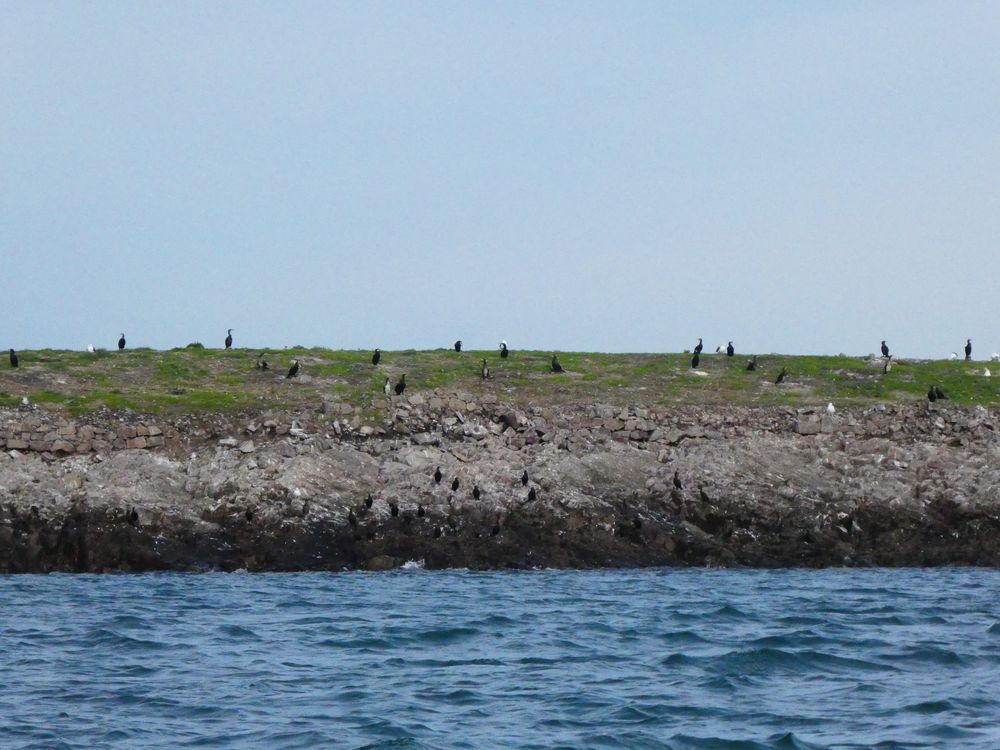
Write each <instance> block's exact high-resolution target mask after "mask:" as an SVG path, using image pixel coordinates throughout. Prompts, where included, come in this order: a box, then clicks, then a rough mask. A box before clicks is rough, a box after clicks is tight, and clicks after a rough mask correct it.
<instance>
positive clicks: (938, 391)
mask: <svg viewBox="0 0 1000 750" xmlns="http://www.w3.org/2000/svg"><path fill="white" fill-rule="evenodd" d="M934 395H935V396H937V397H938V401H942V400H945V399H947V398H948V397H947V396H946V395H944V391H942V390H941V389H940V388H938V387H937V386H934Z"/></svg>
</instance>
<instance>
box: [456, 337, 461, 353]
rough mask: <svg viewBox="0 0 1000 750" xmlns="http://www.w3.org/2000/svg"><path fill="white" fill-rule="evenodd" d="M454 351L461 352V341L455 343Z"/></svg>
mask: <svg viewBox="0 0 1000 750" xmlns="http://www.w3.org/2000/svg"><path fill="white" fill-rule="evenodd" d="M455 351H456V352H460V351H462V339H459V340H458V341H456V342H455Z"/></svg>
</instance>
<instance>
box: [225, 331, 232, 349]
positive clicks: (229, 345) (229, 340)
mask: <svg viewBox="0 0 1000 750" xmlns="http://www.w3.org/2000/svg"><path fill="white" fill-rule="evenodd" d="M232 347H233V329H232V328H227V329H226V348H227V349H232Z"/></svg>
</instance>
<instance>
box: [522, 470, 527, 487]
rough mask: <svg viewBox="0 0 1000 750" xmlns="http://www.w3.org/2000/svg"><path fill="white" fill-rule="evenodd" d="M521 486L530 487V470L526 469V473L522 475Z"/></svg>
mask: <svg viewBox="0 0 1000 750" xmlns="http://www.w3.org/2000/svg"><path fill="white" fill-rule="evenodd" d="M521 486H522V487H527V486H528V470H527V469H525V470H524V473H523V474H522V475H521Z"/></svg>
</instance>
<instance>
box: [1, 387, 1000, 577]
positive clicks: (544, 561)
mask: <svg viewBox="0 0 1000 750" xmlns="http://www.w3.org/2000/svg"><path fill="white" fill-rule="evenodd" d="M373 407H377V408H373V409H372V410H370V411H367V412H360V411H359V410H357V409H355V408H353V407H350V406H349V405H339V404H337V403H335V402H331V401H328V402H325V403H323V404H317V408H316V410H315V411H314V412H310V413H301V412H297V413H294V414H290V413H279V412H273V413H272V412H268V413H244V414H240V415H236V416H227V415H218V414H206V415H188V416H184V417H180V418H176V419H172V420H163V421H161V422H159V423H154V421H153V420H149V419H146V420H144V419H142V418H139V417H136V416H133V415H129V414H111V413H103V414H99V415H95V416H94V417H92V418H90V419H89V420H88V421H86V422H82V421H81V422H79V423H77V422H73V421H71V420H67V419H65V418H60V417H55V416H52V415H49V414H47V413H45V412H42V411H39V410H34V409H30V408H28V409H24V408H18V409H7V410H0V436H2V439H3V440H4V441H5V446H4V448H5V452H4V453H0V572H39V571H53V570H66V571H114V570H156V569H171V570H202V569H223V570H233V569H240V568H246V569H250V570H296V569H332V570H339V569H350V568H360V569H370V570H383V569H387V568H392V567H396V566H399V565H402V564H403V563H404V562H406V561H408V560H423V561H424V563H425V565H426V566H427V567H470V568H504V567H512V568H522V567H536V566H552V567H593V566H636V565H753V566H784V565H804V566H821V565H937V564H979V565H997V564H998V563H1000V438H998V436H997V427H998V424H1000V421H998V419H997V416H998V415H997V413H996V412H992V411H988V410H985V409H982V408H975V409H963V408H958V407H931V408H928V407H926V406H922V405H921V406H879V407H871V408H867V409H858V410H851V409H841V410H840V411H838V413H837V414H836V416H834V417H831V416H829V415H826V414H822V415H820V412H819V411H816V412H815V413H812V412H810V410H793V409H782V408H759V409H753V408H746V407H739V408H737V407H733V408H717V407H713V408H704V409H699V408H688V409H680V410H678V409H662V408H658V407H653V406H649V405H637V406H634V407H630V408H621V407H611V406H607V405H601V404H597V405H589V404H588V405H584V404H581V405H579V406H576V407H571V408H567V407H565V406H563V407H560V408H559V409H558V410H550V409H546V408H544V407H538V408H530V409H524V407H523V406H522V407H521V408H520V409H516V408H514V407H513V406H511V405H510V404H503V403H500V402H499V401H495V400H489V399H487V398H482V399H477V398H476V397H475V396H474V395H473V394H467V393H443V392H426V393H418V394H413V395H412V396H407V397H394V398H393V399H391V401H389V402H388V403H387V404H386V405H385V406H382V405H380V404H376V405H373ZM373 414H374V415H376V416H374V417H373V416H372V415H373ZM363 415H367V416H363ZM140 438H141V439H142V441H143V442H142V445H139V443H138V440H139V439H140ZM154 439H155V442H154ZM33 444H34V448H33V447H32V445H33ZM130 446H134V447H130ZM438 466H440V467H441V471H442V473H443V478H442V481H441V482H440V483H437V482H435V481H434V479H433V473H434V470H435V468H436V467H438ZM524 471H527V473H528V476H529V483H528V485H527V486H524V485H522V482H521V475H522V473H523V472H524ZM675 472H676V473H677V475H678V477H679V478H680V480H681V482H682V484H683V489H677V488H676V487H675V486H674V483H673V477H674V473H675ZM456 479H457V480H458V487H457V489H454V490H453V489H452V487H453V482H454V481H455V480H456ZM474 488H478V491H479V492H478V494H479V497H478V499H477V498H476V497H474V495H473V490H474ZM532 490H533V491H534V495H535V499H530V497H529V492H531V491H532ZM369 496H370V497H371V503H370V507H369V504H368V503H367V502H366V498H368V497H369Z"/></svg>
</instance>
